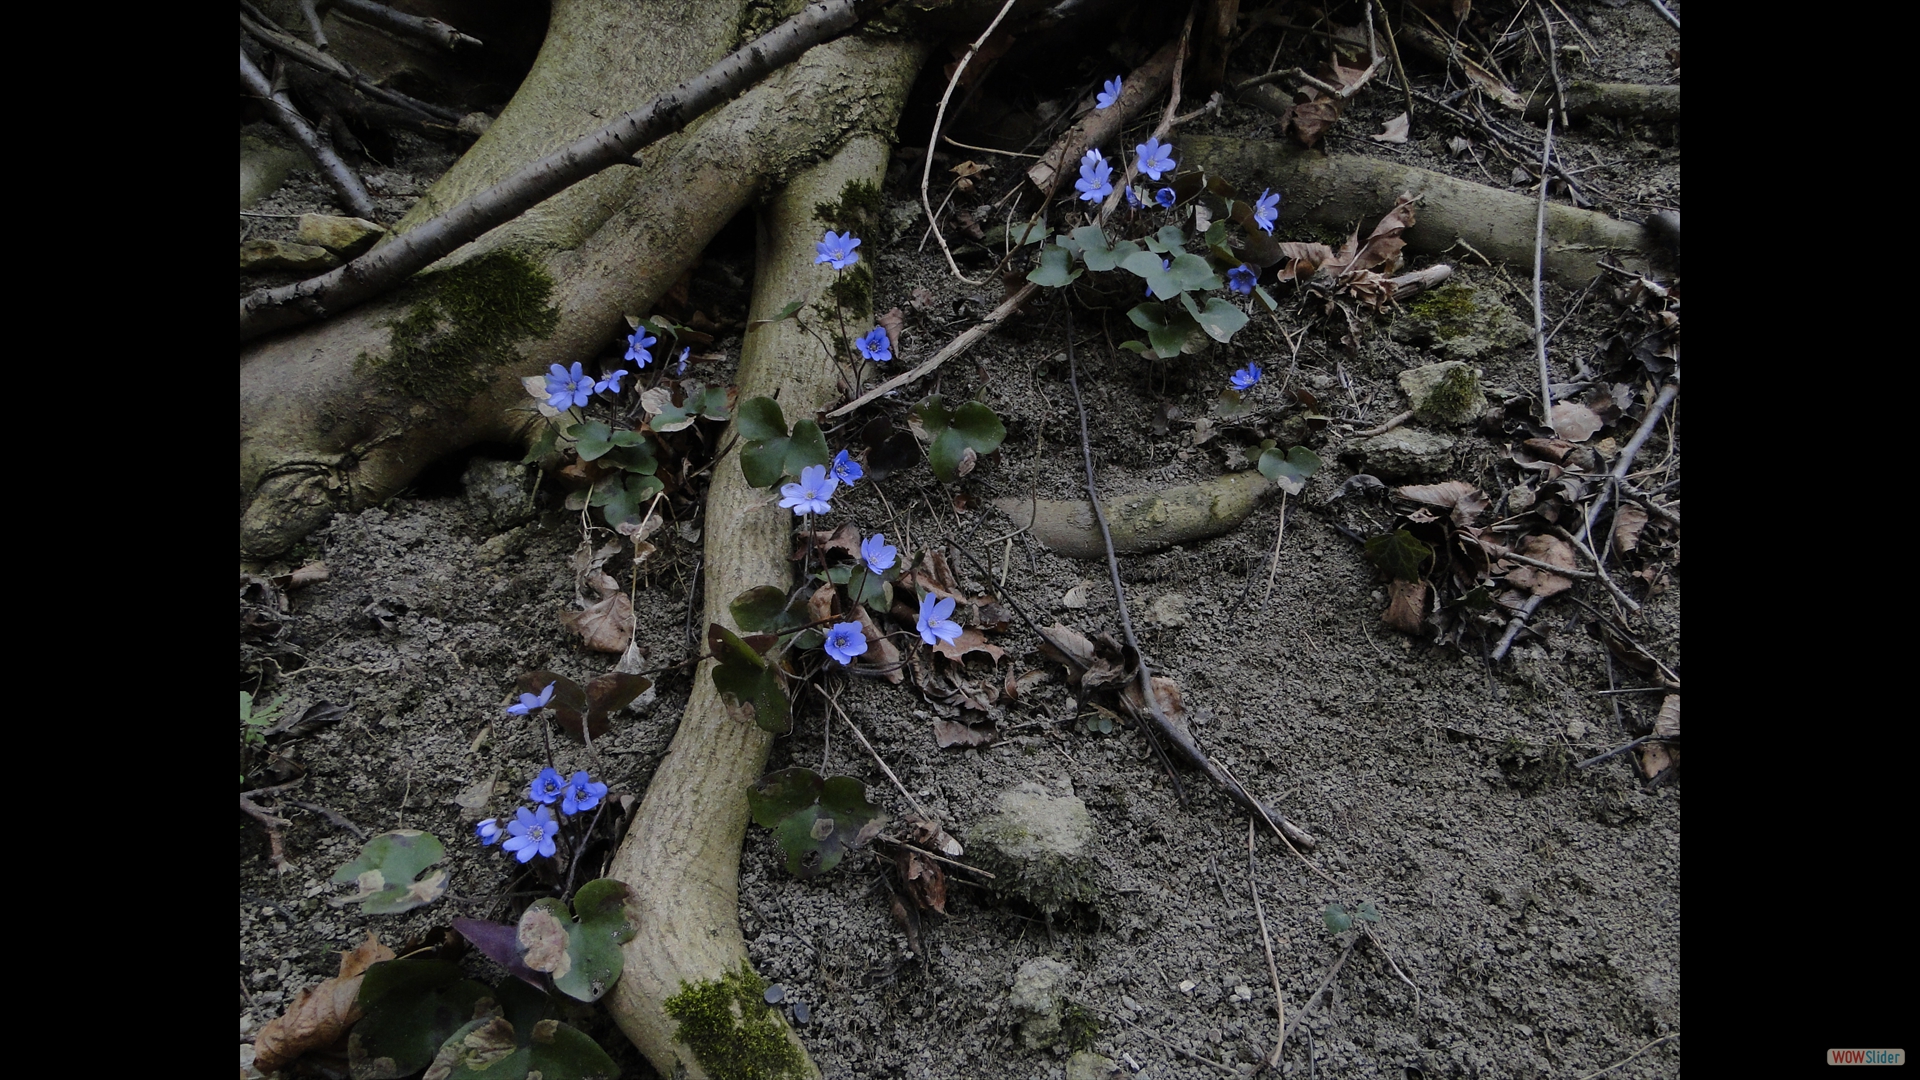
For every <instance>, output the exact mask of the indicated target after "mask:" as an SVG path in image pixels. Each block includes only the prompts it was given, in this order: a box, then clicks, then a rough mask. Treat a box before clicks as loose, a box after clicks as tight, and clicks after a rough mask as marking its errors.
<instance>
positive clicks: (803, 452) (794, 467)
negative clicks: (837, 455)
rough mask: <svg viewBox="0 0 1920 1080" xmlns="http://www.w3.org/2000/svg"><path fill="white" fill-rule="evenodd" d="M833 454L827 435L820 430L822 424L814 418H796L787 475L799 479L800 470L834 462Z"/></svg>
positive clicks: (788, 456) (787, 461)
mask: <svg viewBox="0 0 1920 1080" xmlns="http://www.w3.org/2000/svg"><path fill="white" fill-rule="evenodd" d="M832 461H833V455H832V454H830V453H828V452H827V437H826V435H825V434H823V433H822V432H821V431H820V425H819V423H818V422H816V421H813V420H796V421H795V422H794V425H793V438H792V440H791V441H790V442H789V443H788V445H787V456H786V470H787V475H788V476H791V477H794V478H795V479H798V478H799V476H800V470H802V469H804V468H806V467H807V466H809V465H827V464H830V463H832Z"/></svg>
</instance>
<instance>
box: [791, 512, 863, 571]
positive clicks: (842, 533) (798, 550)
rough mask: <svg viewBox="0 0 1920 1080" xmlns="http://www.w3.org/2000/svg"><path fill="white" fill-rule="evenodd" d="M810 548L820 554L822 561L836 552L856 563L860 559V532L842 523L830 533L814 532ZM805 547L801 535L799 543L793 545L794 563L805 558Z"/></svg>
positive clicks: (805, 539)
mask: <svg viewBox="0 0 1920 1080" xmlns="http://www.w3.org/2000/svg"><path fill="white" fill-rule="evenodd" d="M812 546H813V548H814V549H815V550H816V551H818V552H819V553H820V557H821V558H822V559H825V558H826V557H827V556H829V555H832V554H833V553H834V552H836V551H837V552H840V553H842V554H844V555H846V557H847V559H848V560H849V561H856V560H858V559H859V558H860V530H858V529H856V528H854V527H853V525H852V524H850V523H848V522H844V521H843V522H841V523H840V527H839V528H837V529H835V530H833V531H832V532H825V531H815V532H814V534H813V540H812ZM807 547H808V540H807V536H806V534H805V533H802V534H801V535H800V539H799V542H798V543H797V544H795V545H794V549H793V561H794V562H800V561H801V560H803V559H805V558H806V557H807Z"/></svg>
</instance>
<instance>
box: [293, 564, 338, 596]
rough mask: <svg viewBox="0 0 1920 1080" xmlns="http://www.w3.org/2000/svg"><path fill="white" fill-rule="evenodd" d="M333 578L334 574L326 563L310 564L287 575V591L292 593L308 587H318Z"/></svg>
mask: <svg viewBox="0 0 1920 1080" xmlns="http://www.w3.org/2000/svg"><path fill="white" fill-rule="evenodd" d="M332 576H333V572H332V571H331V570H328V569H327V564H326V563H324V562H310V563H308V564H306V565H305V566H302V567H301V568H300V569H298V570H295V571H294V572H293V573H291V574H288V575H287V591H288V592H292V591H293V590H295V589H299V588H304V587H305V586H308V585H317V584H319V583H320V582H322V581H325V580H327V579H328V578H329V577H332Z"/></svg>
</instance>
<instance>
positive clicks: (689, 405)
mask: <svg viewBox="0 0 1920 1080" xmlns="http://www.w3.org/2000/svg"><path fill="white" fill-rule="evenodd" d="M682 407H683V408H685V409H686V410H687V412H688V413H690V414H691V413H698V414H699V415H701V416H704V417H706V418H707V419H709V420H725V419H726V418H727V388H726V387H724V386H706V387H703V386H701V385H699V384H698V383H695V384H694V385H693V387H692V388H690V389H689V390H688V391H687V400H686V403H685V404H684V405H683V406H682Z"/></svg>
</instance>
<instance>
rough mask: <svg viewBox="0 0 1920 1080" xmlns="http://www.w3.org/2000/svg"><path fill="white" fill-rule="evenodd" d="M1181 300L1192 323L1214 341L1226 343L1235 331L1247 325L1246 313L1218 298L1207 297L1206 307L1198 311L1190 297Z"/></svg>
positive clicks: (1183, 297)
mask: <svg viewBox="0 0 1920 1080" xmlns="http://www.w3.org/2000/svg"><path fill="white" fill-rule="evenodd" d="M1181 299H1182V300H1185V301H1186V302H1187V310H1188V311H1189V312H1191V313H1192V314H1193V321H1194V322H1196V323H1198V324H1199V326H1200V329H1201V330H1204V331H1206V335H1207V336H1208V337H1210V338H1212V339H1213V340H1215V341H1219V342H1225V341H1228V340H1230V339H1231V338H1232V337H1233V335H1234V333H1235V332H1236V331H1238V330H1239V329H1240V328H1241V327H1243V326H1245V325H1247V313H1246V312H1244V311H1241V310H1240V309H1239V308H1237V307H1234V306H1233V305H1232V304H1230V303H1228V302H1227V301H1225V300H1223V299H1221V298H1220V297H1218V296H1209V297H1207V306H1206V307H1204V308H1199V309H1196V308H1195V307H1194V304H1193V298H1192V297H1190V296H1182V297H1181Z"/></svg>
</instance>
